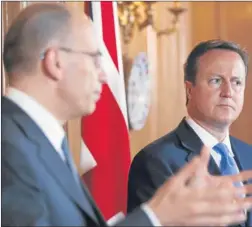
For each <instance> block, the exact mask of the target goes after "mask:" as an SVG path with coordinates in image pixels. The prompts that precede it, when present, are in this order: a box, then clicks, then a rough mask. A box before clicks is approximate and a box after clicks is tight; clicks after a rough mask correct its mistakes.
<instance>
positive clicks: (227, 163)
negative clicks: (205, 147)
mask: <svg viewBox="0 0 252 227" xmlns="http://www.w3.org/2000/svg"><path fill="white" fill-rule="evenodd" d="M213 149H214V150H215V151H216V152H217V153H219V154H220V155H221V162H220V171H221V174H222V175H234V174H237V173H238V167H237V165H236V162H235V160H234V158H233V157H231V156H230V155H229V150H228V147H227V146H226V145H225V144H224V143H218V144H217V145H215V146H214V147H213Z"/></svg>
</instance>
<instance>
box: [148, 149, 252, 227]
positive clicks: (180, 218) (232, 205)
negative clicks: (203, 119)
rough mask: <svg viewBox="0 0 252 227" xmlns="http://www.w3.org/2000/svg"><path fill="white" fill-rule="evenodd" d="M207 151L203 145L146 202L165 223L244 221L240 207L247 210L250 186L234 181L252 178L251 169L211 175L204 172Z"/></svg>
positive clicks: (213, 223) (251, 200)
mask: <svg viewBox="0 0 252 227" xmlns="http://www.w3.org/2000/svg"><path fill="white" fill-rule="evenodd" d="M209 156H210V152H209V150H208V149H207V148H206V147H203V150H202V152H201V155H200V156H198V157H196V158H194V159H193V160H192V161H191V162H190V163H189V164H188V165H186V166H185V167H184V168H183V169H181V170H180V171H179V173H178V174H176V175H175V176H174V177H172V178H170V179H169V180H168V181H166V182H165V183H164V184H163V186H161V187H160V188H159V189H158V191H157V192H156V194H155V195H154V197H153V198H152V199H151V200H150V201H149V203H148V205H149V207H150V208H151V209H152V210H153V211H154V213H155V214H156V216H157V217H158V218H159V220H160V222H161V224H162V225H165V226H225V225H230V224H236V223H241V222H244V221H245V220H246V215H245V213H244V212H241V211H243V210H247V209H251V207H252V198H249V197H244V196H243V197H241V194H243V195H245V194H251V193H252V186H251V185H246V186H245V185H244V186H243V187H239V188H237V187H235V186H234V184H233V183H234V182H236V181H245V180H248V179H250V178H252V171H246V172H241V173H240V174H238V175H235V176H211V175H210V174H209V173H208V171H207V166H208V162H209Z"/></svg>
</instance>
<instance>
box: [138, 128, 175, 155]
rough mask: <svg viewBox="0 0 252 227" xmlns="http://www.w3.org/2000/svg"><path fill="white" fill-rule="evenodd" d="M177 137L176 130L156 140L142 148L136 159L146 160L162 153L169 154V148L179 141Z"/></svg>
mask: <svg viewBox="0 0 252 227" xmlns="http://www.w3.org/2000/svg"><path fill="white" fill-rule="evenodd" d="M177 140H178V139H177V135H176V133H175V130H173V131H171V132H169V133H167V134H165V135H164V136H161V137H160V138H158V139H156V140H154V141H153V142H151V143H149V144H148V145H146V146H145V147H144V148H142V149H141V150H140V151H139V152H138V153H137V154H136V156H135V158H144V157H150V156H152V157H154V156H158V155H159V154H161V153H162V152H167V150H168V149H169V146H172V145H174V143H175V142H176V141H177Z"/></svg>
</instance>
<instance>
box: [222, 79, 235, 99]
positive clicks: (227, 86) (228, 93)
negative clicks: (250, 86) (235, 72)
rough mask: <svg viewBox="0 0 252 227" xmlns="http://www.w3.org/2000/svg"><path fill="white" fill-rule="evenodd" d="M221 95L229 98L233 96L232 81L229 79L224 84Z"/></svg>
mask: <svg viewBox="0 0 252 227" xmlns="http://www.w3.org/2000/svg"><path fill="white" fill-rule="evenodd" d="M221 95H222V96H223V97H227V98H231V97H232V96H233V88H232V84H231V82H229V81H228V82H225V83H223V84H222V86H221Z"/></svg>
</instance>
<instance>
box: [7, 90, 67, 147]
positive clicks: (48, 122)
mask: <svg viewBox="0 0 252 227" xmlns="http://www.w3.org/2000/svg"><path fill="white" fill-rule="evenodd" d="M6 97H7V98H8V99H10V100H11V101H13V102H14V103H15V104H17V105H18V106H19V107H20V108H21V109H22V110H23V111H24V112H25V113H26V114H27V115H28V116H30V118H31V119H32V120H33V121H34V122H35V123H36V124H37V125H38V126H39V127H40V128H41V130H42V131H43V133H44V134H45V135H46V137H47V138H48V140H49V141H50V142H51V144H52V145H53V147H54V148H55V149H56V151H60V150H61V144H62V141H63V138H64V136H65V131H64V129H63V127H62V125H60V123H59V121H58V120H57V119H56V118H55V117H54V116H53V115H52V114H51V113H50V112H49V111H48V110H46V109H45V108H44V107H43V106H42V105H40V104H39V103H38V102H37V101H36V100H35V99H34V98H32V97H31V96H29V95H27V94H25V93H24V92H22V91H20V90H18V89H16V88H13V87H9V88H8V89H7V95H6Z"/></svg>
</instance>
